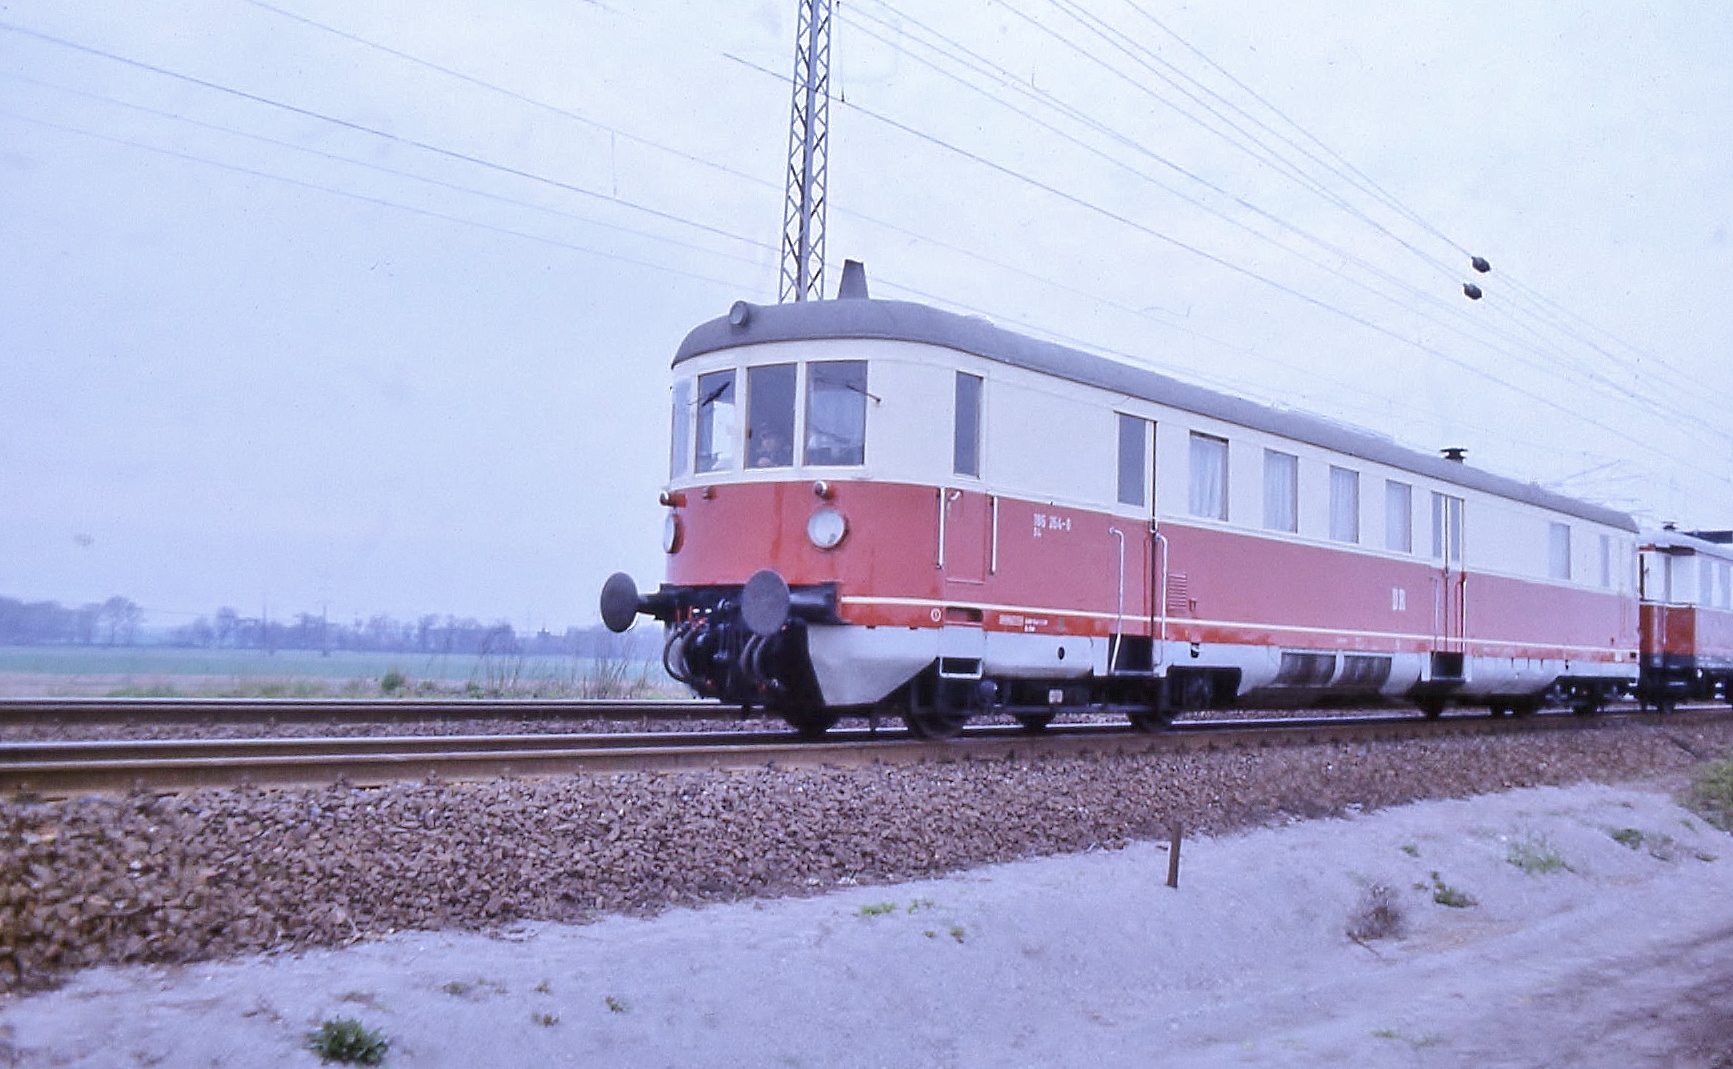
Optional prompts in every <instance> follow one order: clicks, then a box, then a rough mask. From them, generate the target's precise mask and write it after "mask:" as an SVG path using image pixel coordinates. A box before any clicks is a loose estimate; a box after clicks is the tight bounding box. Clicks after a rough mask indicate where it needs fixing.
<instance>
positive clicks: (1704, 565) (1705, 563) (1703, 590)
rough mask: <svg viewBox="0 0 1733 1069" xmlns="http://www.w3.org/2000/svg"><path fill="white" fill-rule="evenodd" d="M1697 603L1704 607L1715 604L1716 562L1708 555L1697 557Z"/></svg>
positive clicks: (1711, 606) (1710, 606)
mask: <svg viewBox="0 0 1733 1069" xmlns="http://www.w3.org/2000/svg"><path fill="white" fill-rule="evenodd" d="M1697 559H1698V560H1699V561H1700V562H1701V563H1700V564H1698V565H1697V604H1699V605H1701V606H1703V607H1704V608H1713V607H1714V605H1715V562H1714V561H1712V560H1710V559H1709V558H1708V557H1699V558H1697Z"/></svg>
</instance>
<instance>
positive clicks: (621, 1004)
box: [602, 995, 632, 1013]
mask: <svg viewBox="0 0 1733 1069" xmlns="http://www.w3.org/2000/svg"><path fill="white" fill-rule="evenodd" d="M602 1002H603V1004H604V1005H606V1006H607V1007H608V1012H609V1013H630V1012H631V1011H632V1007H630V1006H628V1005H626V1000H625V999H623V998H615V997H614V996H612V995H608V996H607V997H605V998H603V999H602Z"/></svg>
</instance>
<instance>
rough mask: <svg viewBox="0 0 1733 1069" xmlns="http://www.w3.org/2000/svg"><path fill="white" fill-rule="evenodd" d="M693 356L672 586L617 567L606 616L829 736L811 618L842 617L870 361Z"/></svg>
mask: <svg viewBox="0 0 1733 1069" xmlns="http://www.w3.org/2000/svg"><path fill="white" fill-rule="evenodd" d="M755 311H756V309H754V308H753V306H751V305H748V304H745V303H744V302H741V303H737V304H736V305H735V306H734V308H733V309H732V310H731V312H730V315H729V317H728V320H727V322H728V325H729V326H731V327H733V328H745V327H746V326H747V325H748V323H749V322H750V320H751V318H752V316H753V314H754V312H755ZM684 360H685V353H684V351H683V354H682V356H680V357H677V358H676V361H675V363H676V373H675V381H674V384H673V404H672V412H673V417H672V433H671V435H670V441H671V454H670V458H669V488H668V490H666V491H665V492H664V493H663V494H662V497H661V502H662V504H663V505H664V506H666V507H667V508H668V512H667V515H666V517H665V519H664V528H663V540H662V548H663V550H664V552H666V553H667V554H668V579H669V581H668V582H666V583H663V584H662V585H661V587H660V588H659V589H658V590H657V591H656V592H655V593H652V594H648V595H640V594H639V593H638V591H637V588H636V585H635V584H634V583H633V581H632V579H631V577H630V576H627V575H625V574H624V573H618V574H615V575H614V576H612V577H611V578H610V579H609V580H608V582H607V584H606V585H605V586H604V588H603V591H602V599H601V601H602V604H601V607H602V618H603V622H604V623H605V624H606V625H607V626H608V627H609V628H611V629H613V630H615V631H623V630H625V629H626V628H627V627H629V626H630V625H631V623H632V621H633V619H634V618H635V617H636V615H637V614H639V613H644V614H647V615H649V616H652V617H654V618H656V619H658V620H660V621H662V622H663V623H664V625H665V626H666V629H667V636H666V642H665V645H664V654H663V663H664V666H665V667H666V669H667V671H668V674H669V675H671V676H673V677H674V678H675V679H677V680H679V681H681V682H683V683H685V684H687V685H688V686H690V687H691V688H692V689H693V690H694V691H696V692H697V693H698V694H699V695H701V696H703V697H709V698H718V699H721V700H723V701H727V702H734V703H738V704H741V705H743V706H748V707H754V706H756V707H759V708H765V709H769V710H771V711H772V712H775V713H777V714H779V715H781V716H783V717H784V718H785V719H787V720H788V721H789V722H790V723H791V724H792V725H793V726H795V727H796V728H797V729H799V730H801V731H802V732H803V733H808V734H819V733H822V732H823V731H825V730H826V729H828V728H829V727H830V726H831V725H832V724H834V723H835V721H836V720H837V718H838V716H839V715H840V713H839V711H838V710H837V709H836V708H834V707H833V706H834V704H835V703H834V702H832V703H827V701H826V698H825V694H824V692H823V688H821V686H820V684H819V681H818V679H817V677H816V675H815V673H814V670H813V665H812V657H811V654H810V651H809V649H808V627H809V626H810V625H815V624H817V625H837V624H841V623H842V622H843V621H842V619H841V617H840V616H839V614H838V608H839V603H838V586H839V580H840V579H841V577H842V564H841V562H840V558H842V557H843V556H845V555H846V553H845V551H844V548H843V547H844V546H845V543H848V542H849V541H850V537H849V536H850V534H851V529H850V518H849V514H848V511H847V509H848V508H849V506H850V505H852V504H856V503H857V502H850V501H848V500H847V498H848V497H849V496H850V495H848V494H847V493H846V492H840V493H839V491H841V488H842V487H843V486H844V485H845V484H848V483H850V482H855V481H859V480H861V479H862V478H863V476H864V473H865V465H866V462H867V447H868V422H869V420H868V411H869V407H870V403H871V402H873V401H876V400H877V399H876V398H875V397H874V396H873V395H872V393H871V392H870V391H869V386H868V361H867V360H865V359H856V358H850V357H848V356H846V355H839V354H837V353H836V352H835V350H834V349H827V348H826V347H823V346H818V347H814V346H811V345H802V344H800V343H798V342H794V343H787V344H784V345H771V346H769V347H766V348H757V347H755V348H752V349H746V350H741V349H733V348H726V347H725V348H723V349H722V351H721V352H719V353H710V352H702V353H701V356H700V358H699V359H695V360H692V361H691V362H690V363H689V364H686V365H685V366H682V363H683V361H684ZM849 548H852V547H849Z"/></svg>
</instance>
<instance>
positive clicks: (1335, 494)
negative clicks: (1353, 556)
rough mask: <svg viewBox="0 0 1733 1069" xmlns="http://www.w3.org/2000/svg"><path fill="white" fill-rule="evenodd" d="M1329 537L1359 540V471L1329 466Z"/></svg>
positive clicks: (1340, 540) (1350, 540) (1342, 539)
mask: <svg viewBox="0 0 1733 1069" xmlns="http://www.w3.org/2000/svg"><path fill="white" fill-rule="evenodd" d="M1330 537H1331V538H1332V539H1334V540H1335V541H1337V542H1358V541H1360V473H1359V472H1357V471H1350V470H1349V469H1347V468H1338V467H1334V466H1332V467H1331V468H1330Z"/></svg>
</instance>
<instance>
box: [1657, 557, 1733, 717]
mask: <svg viewBox="0 0 1733 1069" xmlns="http://www.w3.org/2000/svg"><path fill="white" fill-rule="evenodd" d="M1640 559H1641V562H1642V568H1641V574H1640V577H1639V579H1640V584H1641V586H1640V589H1641V607H1640V614H1641V634H1642V657H1643V659H1642V676H1641V679H1640V681H1639V683H1638V689H1637V693H1638V697H1639V698H1641V700H1642V702H1643V704H1644V705H1646V706H1654V707H1656V708H1658V709H1662V710H1666V709H1670V708H1672V707H1673V706H1674V705H1675V704H1677V703H1678V702H1681V701H1708V700H1713V699H1714V698H1716V697H1721V698H1724V699H1726V700H1727V701H1728V702H1729V703H1733V531H1693V532H1684V531H1676V530H1673V529H1672V528H1671V527H1669V528H1667V529H1665V530H1662V531H1657V532H1654V533H1652V534H1651V535H1649V536H1648V537H1646V538H1644V540H1643V545H1642V552H1641V554H1640Z"/></svg>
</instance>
